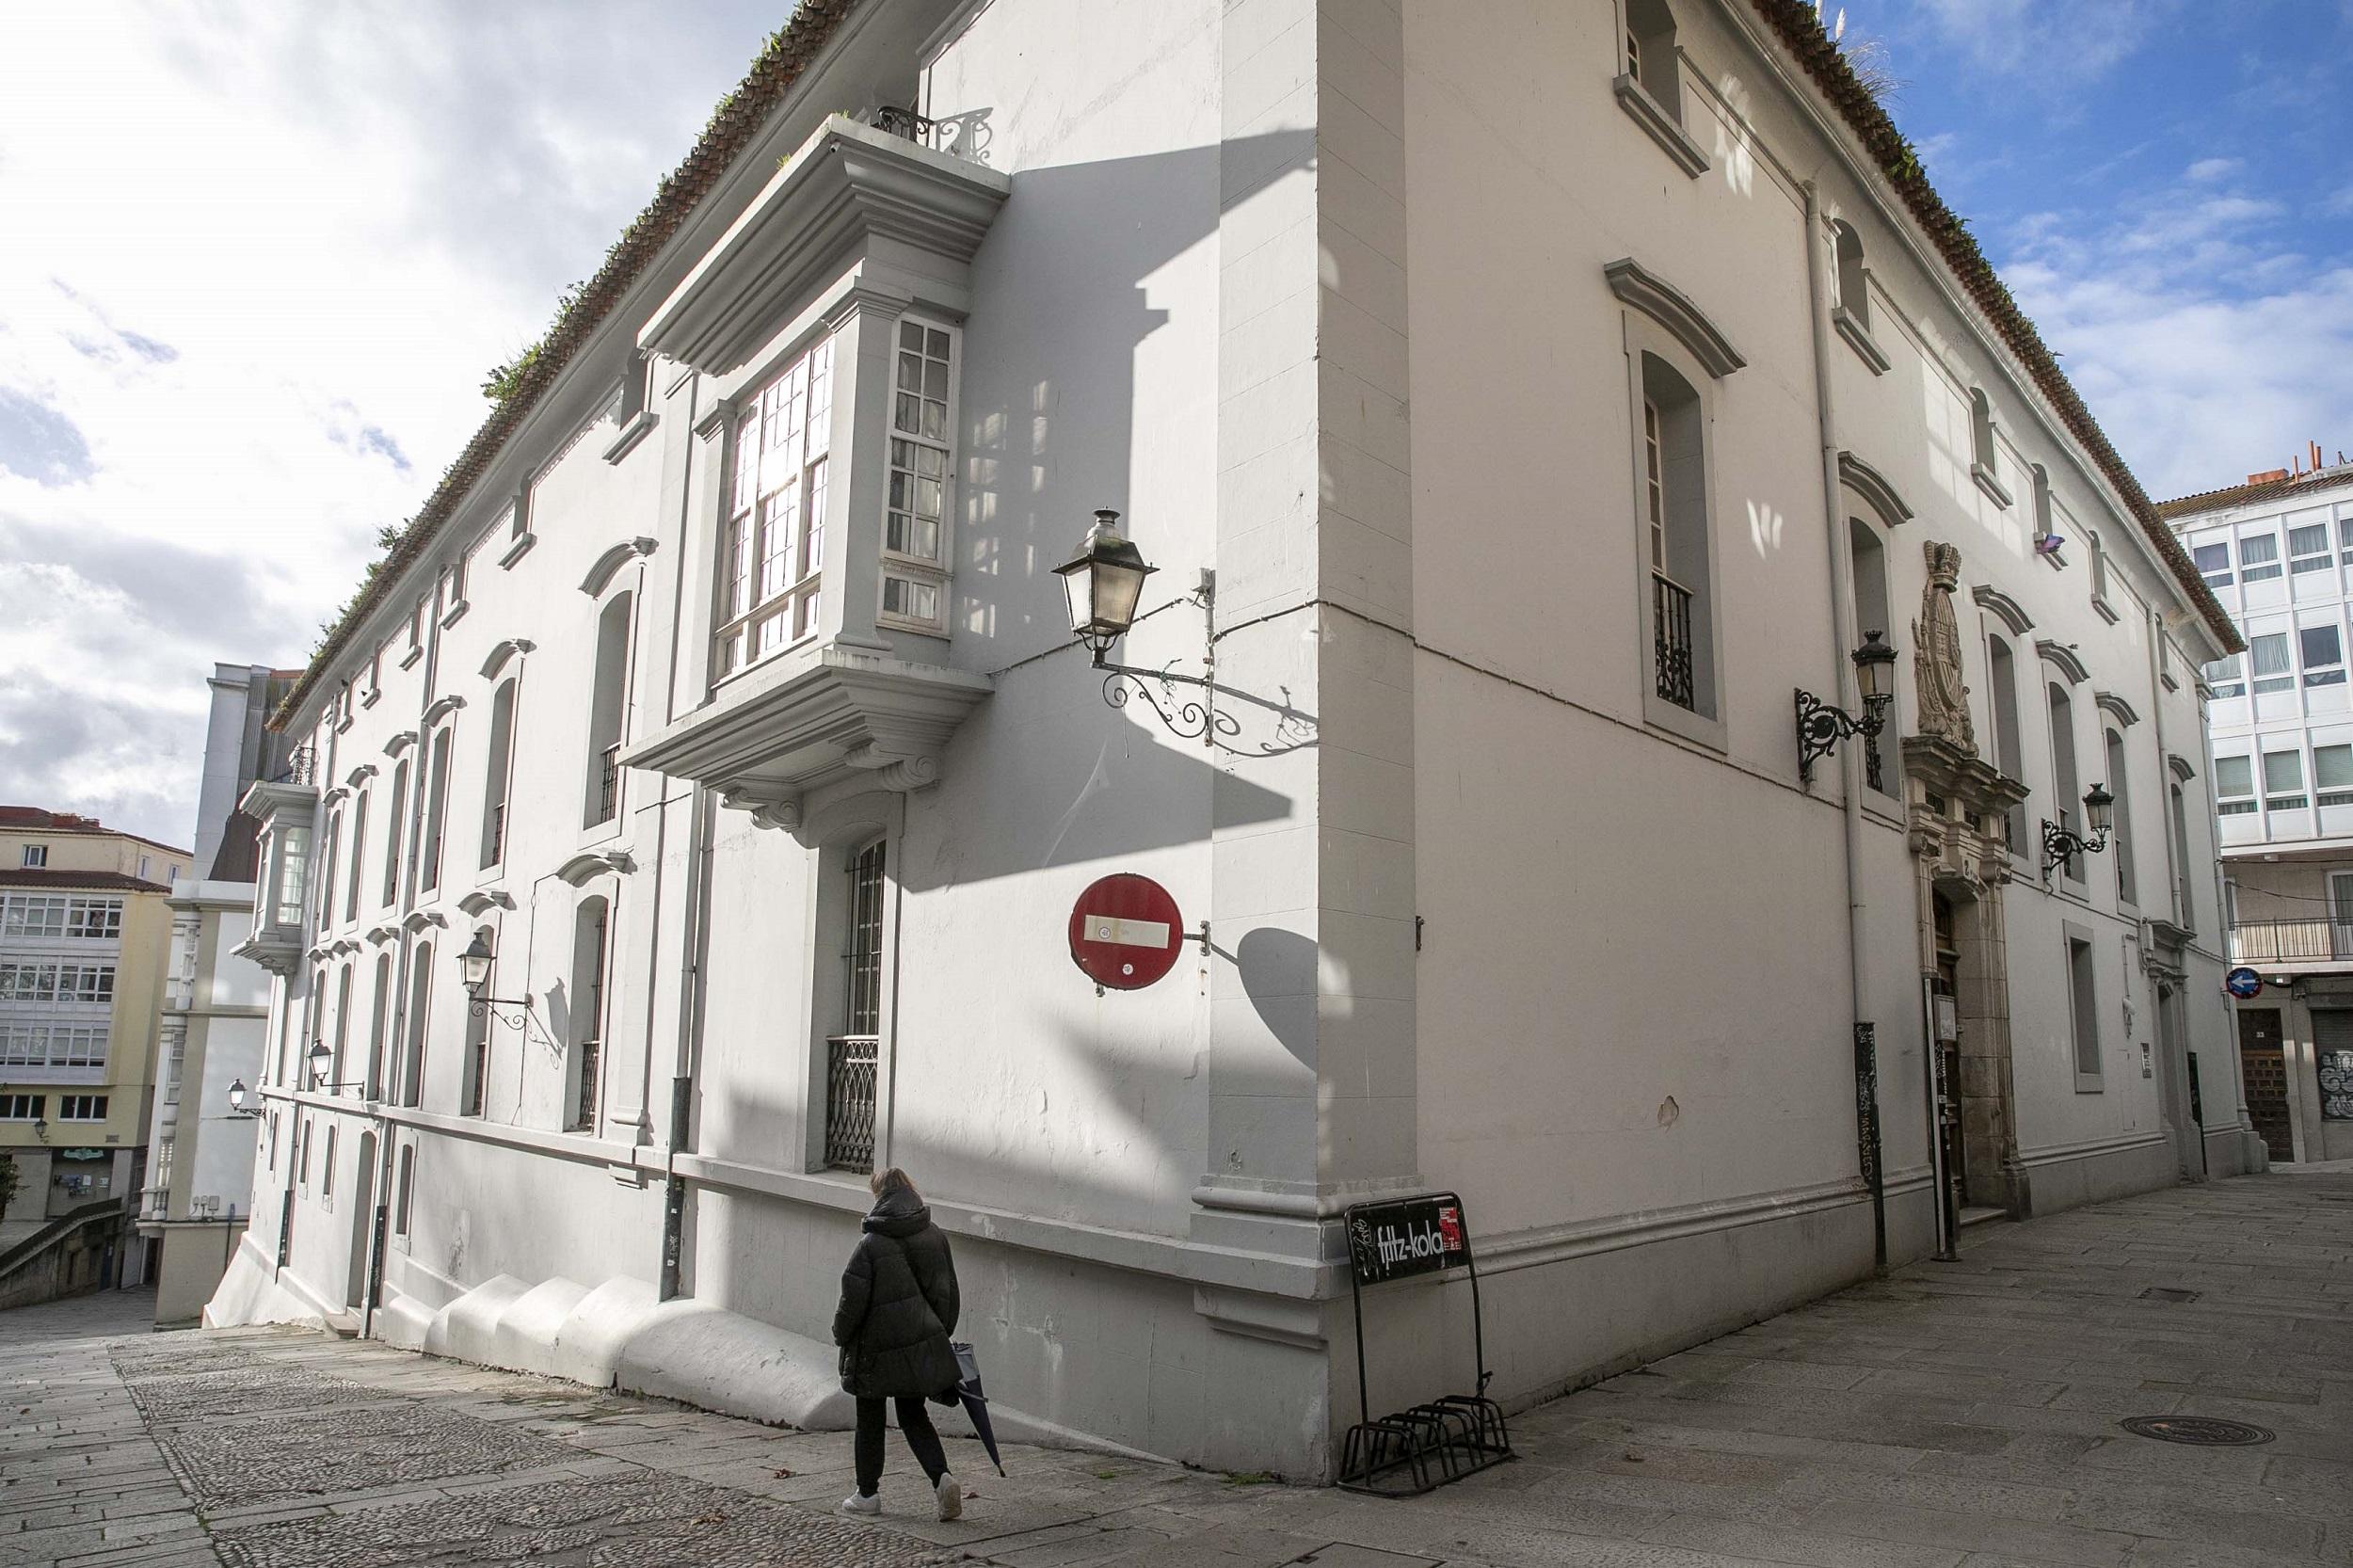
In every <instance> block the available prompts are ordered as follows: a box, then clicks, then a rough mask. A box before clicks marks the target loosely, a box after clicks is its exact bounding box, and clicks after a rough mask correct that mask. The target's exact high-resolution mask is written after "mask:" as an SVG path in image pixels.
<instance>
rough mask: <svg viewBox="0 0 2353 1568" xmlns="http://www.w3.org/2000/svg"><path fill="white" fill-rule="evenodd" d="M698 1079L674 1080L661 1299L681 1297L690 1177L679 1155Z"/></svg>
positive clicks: (672, 1086) (665, 1188)
mask: <svg viewBox="0 0 2353 1568" xmlns="http://www.w3.org/2000/svg"><path fill="white" fill-rule="evenodd" d="M694 1087H695V1080H693V1079H691V1078H674V1079H672V1080H670V1174H669V1176H668V1177H667V1178H665V1180H664V1183H663V1191H662V1288H661V1291H660V1299H661V1300H663V1301H665V1302H666V1301H675V1300H676V1299H677V1298H678V1295H679V1255H680V1253H681V1252H682V1251H683V1250H684V1241H685V1235H686V1178H685V1177H684V1176H680V1175H679V1173H678V1153H679V1150H680V1149H682V1148H684V1147H685V1146H686V1128H687V1124H688V1121H689V1119H690V1116H689V1112H690V1109H691V1107H692V1104H693V1092H694Z"/></svg>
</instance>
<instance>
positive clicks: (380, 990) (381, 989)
mask: <svg viewBox="0 0 2353 1568" xmlns="http://www.w3.org/2000/svg"><path fill="white" fill-rule="evenodd" d="M391 1017H392V954H391V953H389V952H379V953H377V954H376V1001H375V1004H374V1005H373V1006H371V1007H370V1008H369V1009H368V1067H367V1071H366V1072H365V1073H364V1074H362V1075H361V1076H360V1082H362V1083H363V1084H365V1085H366V1086H367V1096H368V1098H370V1099H381V1098H383V1097H384V1026H385V1025H386V1023H388V1022H389V1021H390V1020H391Z"/></svg>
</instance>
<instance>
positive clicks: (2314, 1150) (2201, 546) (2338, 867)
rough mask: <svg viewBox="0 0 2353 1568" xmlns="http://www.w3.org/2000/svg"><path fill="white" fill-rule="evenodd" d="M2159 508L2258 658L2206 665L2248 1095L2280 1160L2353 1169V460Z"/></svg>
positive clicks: (2254, 478) (2241, 656) (2253, 477)
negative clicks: (2248, 993) (2350, 664)
mask: <svg viewBox="0 0 2353 1568" xmlns="http://www.w3.org/2000/svg"><path fill="white" fill-rule="evenodd" d="M2311 456H2312V467H2311V468H2310V469H2306V468H2305V467H2304V465H2303V463H2302V462H2301V461H2299V462H2298V463H2297V466H2296V469H2295V470H2294V471H2293V472H2291V471H2290V470H2287V469H2281V470H2278V471H2276V472H2271V473H2265V474H2249V476H2248V481H2247V483H2246V484H2244V485H2238V486H2233V487H2232V488H2228V489H2221V490H2212V491H2208V492H2206V493H2204V494H2201V495H2192V496H2185V497H2183V498H2182V499H2180V500H2178V501H2169V502H2167V503H2166V504H2165V505H2164V507H2163V508H2161V510H2162V512H2163V514H2164V516H2165V518H2166V520H2168V521H2169V522H2170V523H2171V524H2172V526H2173V528H2174V530H2175V532H2177V533H2178V534H2179V535H2180V536H2181V539H2182V542H2183V544H2185V546H2187V547H2188V549H2189V551H2190V552H2191V554H2192V556H2193V557H2194V559H2195V562H2196V565H2197V567H2198V568H2199V570H2200V571H2201V573H2202V574H2203V575H2204V577H2205V580H2206V583H2207V584H2208V585H2209V586H2210V587H2212V588H2213V589H2214V591H2215V594H2216V596H2217V598H2218V599H2220V600H2222V602H2223V603H2224V604H2225V605H2226V606H2227V607H2229V609H2230V610H2231V611H2232V613H2233V615H2234V616H2236V617H2237V620H2238V624H2239V626H2240V628H2241V629H2242V630H2243V631H2244V632H2245V633H2246V636H2247V651H2246V652H2244V653H2237V654H2233V655H2231V656H2230V657H2228V658H2225V659H2221V660H2218V661H2217V662H2216V663H2215V664H2211V665H2209V666H2207V668H2206V671H2205V678H2206V680H2207V682H2208V683H2209V685H2210V686H2211V688H2212V691H2213V694H2214V695H2213V699H2212V702H2211V703H2210V709H2211V715H2212V721H2213V732H2212V733H2213V744H2214V752H2213V760H2214V765H2213V775H2214V797H2215V810H2216V812H2217V818H2216V824H2217V831H2218V833H2219V836H2220V840H2221V853H2222V870H2223V874H2224V877H2225V879H2226V884H2225V888H2224V892H2225V896H2226V898H2227V899H2228V901H2229V906H2230V920H2231V960H2232V962H2233V964H2240V965H2245V966H2247V967H2248V968H2252V969H2254V970H2256V971H2257V973H2258V975H2259V976H2260V977H2261V978H2262V979H2263V981H2264V982H2265V986H2264V989H2263V991H2262V992H2261V993H2260V994H2258V995H2256V996H2253V997H2249V998H2247V999H2245V1000H2240V1001H2237V1002H2235V1003H2233V1006H2234V1007H2235V1008H2236V1010H2237V1016H2238V1032H2239V1050H2240V1060H2241V1065H2242V1069H2243V1071H2244V1074H2245V1083H2244V1090H2245V1095H2246V1101H2247V1105H2248V1108H2249V1113H2250V1115H2251V1118H2252V1121H2253V1124H2254V1126H2255V1128H2257V1130H2259V1131H2260V1132H2261V1133H2262V1134H2263V1135H2264V1137H2265V1141H2266V1142H2267V1143H2268V1144H2269V1145H2270V1154H2271V1158H2272V1159H2274V1160H2346V1159H2353V686H2348V685H2347V683H2346V680H2345V653H2346V648H2347V646H2348V645H2347V637H2348V635H2349V634H2353V632H2349V630H2348V628H2347V626H2346V622H2345V613H2346V609H2347V605H2348V603H2349V602H2353V593H2348V590H2347V587H2346V582H2347V578H2348V576H2353V465H2347V464H2345V462H2344V461H2343V460H2342V457H2341V456H2340V460H2339V461H2338V462H2337V463H2336V464H2335V465H2333V466H2325V465H2323V463H2322V461H2321V452H2320V449H2319V448H2318V447H2317V446H2314V447H2313V449H2312V453H2311Z"/></svg>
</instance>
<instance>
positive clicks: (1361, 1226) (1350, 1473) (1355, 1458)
mask: <svg viewBox="0 0 2353 1568" xmlns="http://www.w3.org/2000/svg"><path fill="white" fill-rule="evenodd" d="M1341 1224H1342V1227H1343V1229H1344V1230H1345V1231H1346V1233H1347V1237H1348V1261H1349V1268H1348V1282H1349V1292H1350V1295H1351V1298H1352V1299H1353V1304H1354V1307H1355V1312H1356V1409H1357V1414H1358V1415H1359V1416H1362V1417H1363V1418H1362V1419H1361V1420H1359V1421H1358V1422H1357V1423H1356V1424H1355V1425H1354V1426H1353V1427H1351V1428H1349V1429H1348V1438H1347V1441H1346V1443H1345V1444H1344V1445H1343V1447H1342V1448H1341V1451H1340V1475H1339V1485H1340V1487H1341V1488H1342V1489H1343V1490H1345V1491H1349V1492H1362V1493H1365V1494H1367V1495H1369V1496H1375V1497H1407V1496H1417V1495H1418V1494H1420V1493H1423V1492H1428V1491H1430V1490H1432V1489H1433V1488H1434V1487H1439V1486H1444V1485H1445V1484H1446V1483H1447V1482H1449V1481H1451V1480H1462V1479H1463V1478H1464V1477H1465V1476H1468V1475H1475V1474H1477V1473H1478V1472H1479V1471H1481V1470H1484V1469H1486V1468H1487V1467H1488V1466H1490V1465H1494V1464H1502V1463H1503V1462H1504V1461H1505V1460H1508V1459H1510V1458H1512V1457H1513V1453H1512V1435H1511V1432H1510V1431H1509V1429H1508V1428H1507V1427H1506V1426H1505V1424H1504V1419H1503V1407H1502V1406H1501V1405H1499V1404H1497V1403H1496V1401H1495V1400H1491V1399H1489V1398H1487V1380H1488V1379H1489V1378H1491V1377H1493V1376H1494V1375H1495V1374H1494V1373H1492V1372H1490V1371H1489V1370H1488V1369H1487V1332H1486V1323H1485V1320H1484V1319H1483V1316H1482V1314H1481V1307H1480V1300H1479V1263H1478V1260H1477V1259H1476V1258H1475V1257H1474V1256H1472V1255H1471V1244H1470V1224H1469V1222H1468V1221H1467V1220H1466V1219H1465V1217H1464V1213H1463V1200H1462V1199H1461V1198H1460V1197H1458V1196H1456V1195H1455V1194H1454V1193H1452V1192H1434V1193H1429V1194H1425V1195H1423V1196H1420V1197H1413V1198H1396V1199H1391V1200H1389V1201H1387V1202H1385V1203H1360V1204H1357V1205H1355V1206H1354V1207H1353V1208H1350V1209H1348V1210H1347V1211H1346V1212H1345V1213H1344V1214H1343V1215H1342V1216H1341ZM1458 1268H1459V1269H1465V1270H1468V1271H1469V1274H1470V1288H1471V1351H1472V1356H1473V1359H1474V1362H1475V1364H1476V1367H1477V1370H1478V1374H1479V1382H1478V1384H1477V1385H1476V1388H1475V1391H1474V1392H1472V1393H1468V1394H1446V1395H1442V1396H1440V1397H1439V1398H1437V1399H1435V1400H1429V1401H1427V1402H1426V1403H1422V1404H1417V1405H1412V1406H1409V1407H1408V1408H1406V1409H1404V1410H1401V1411H1396V1412H1393V1413H1391V1414H1389V1415H1386V1416H1380V1417H1377V1418H1376V1417H1375V1416H1373V1414H1372V1400H1371V1393H1370V1384H1369V1379H1368V1378H1367V1376H1366V1373H1365V1287H1366V1286H1368V1285H1385V1284H1387V1283H1389V1282H1390V1281H1392V1280H1399V1279H1410V1278H1415V1277H1417V1276H1420V1275H1424V1274H1436V1273H1445V1272H1449V1271H1450V1270H1454V1269H1458Z"/></svg>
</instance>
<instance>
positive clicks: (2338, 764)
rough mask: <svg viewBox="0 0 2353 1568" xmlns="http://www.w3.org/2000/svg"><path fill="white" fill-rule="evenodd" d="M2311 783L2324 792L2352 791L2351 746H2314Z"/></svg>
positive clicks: (2352, 758) (2352, 749) (2352, 751)
mask: <svg viewBox="0 0 2353 1568" xmlns="http://www.w3.org/2000/svg"><path fill="white" fill-rule="evenodd" d="M2313 783H2314V784H2317V785H2318V786H2320V788H2322V789H2324V790H2353V745H2333V746H2314V747H2313Z"/></svg>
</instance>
